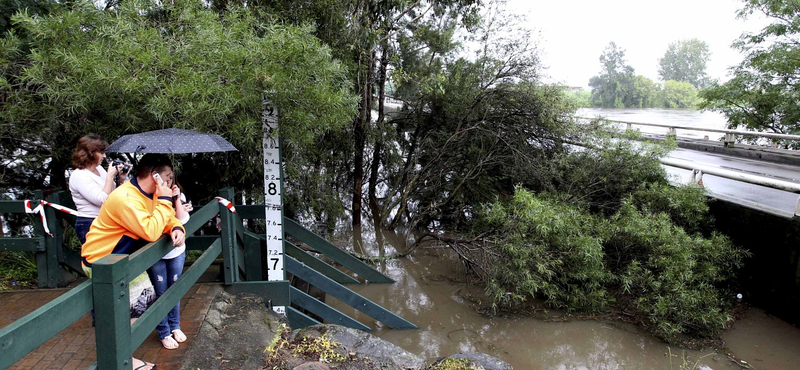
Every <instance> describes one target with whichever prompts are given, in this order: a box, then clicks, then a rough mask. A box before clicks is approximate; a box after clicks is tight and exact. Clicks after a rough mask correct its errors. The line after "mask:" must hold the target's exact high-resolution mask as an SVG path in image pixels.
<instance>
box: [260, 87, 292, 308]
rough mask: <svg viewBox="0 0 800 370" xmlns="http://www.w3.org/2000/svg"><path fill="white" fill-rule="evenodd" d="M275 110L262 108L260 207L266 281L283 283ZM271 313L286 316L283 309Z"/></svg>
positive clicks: (280, 174) (280, 167) (268, 105)
mask: <svg viewBox="0 0 800 370" xmlns="http://www.w3.org/2000/svg"><path fill="white" fill-rule="evenodd" d="M277 128H278V109H277V108H276V107H274V106H272V104H271V102H270V100H269V99H268V98H267V99H265V104H264V117H263V129H264V140H263V148H264V204H265V212H266V214H265V216H266V217H265V218H266V226H267V235H266V236H267V256H268V258H267V261H268V262H267V266H266V267H267V280H269V281H276V280H286V274H285V272H284V270H283V235H284V234H283V195H282V194H283V157H281V145H280V138H279V137H278V133H277V131H276V130H277ZM272 309H273V310H274V311H275V312H277V313H278V314H281V315H286V307H285V306H273V307H272Z"/></svg>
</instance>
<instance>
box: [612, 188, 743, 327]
mask: <svg viewBox="0 0 800 370" xmlns="http://www.w3.org/2000/svg"><path fill="white" fill-rule="evenodd" d="M612 224H613V225H614V226H613V229H612V231H611V235H610V237H609V239H608V240H607V241H606V245H607V247H606V250H607V252H608V260H612V261H613V260H616V261H618V262H617V263H616V265H615V266H613V268H614V272H615V273H616V274H619V276H620V288H621V292H620V293H621V294H622V295H624V296H625V297H626V300H630V301H631V302H632V305H633V308H635V311H636V312H637V313H638V314H639V315H640V316H641V317H643V318H645V321H646V322H647V324H648V325H649V327H650V329H651V330H652V331H653V332H654V333H655V334H656V335H657V336H659V337H661V338H662V339H664V340H666V341H668V342H675V341H678V340H679V339H681V336H682V335H689V336H700V337H711V336H713V335H714V334H716V333H718V332H719V331H720V330H721V329H723V328H724V327H725V325H726V324H727V323H728V322H729V321H730V320H732V319H731V317H730V316H729V315H728V313H727V310H728V309H729V308H730V307H731V304H732V302H731V300H730V299H728V298H725V297H728V296H730V294H728V293H729V292H727V291H725V290H724V289H721V287H722V286H723V284H724V283H725V281H726V280H727V279H729V278H731V277H732V276H733V272H734V271H735V269H736V268H738V267H740V266H741V264H742V260H743V258H744V257H745V256H746V253H745V252H744V251H742V250H740V249H738V248H736V247H734V246H733V245H732V243H731V242H730V240H729V239H728V238H727V237H725V236H722V235H720V234H717V233H714V234H712V235H711V236H710V237H709V238H704V237H702V236H700V235H699V234H695V235H694V236H692V235H689V234H687V233H686V232H685V231H684V230H683V229H682V228H680V227H678V226H676V225H675V224H673V223H672V222H671V221H670V219H669V217H668V215H667V214H665V213H650V212H642V211H640V210H638V209H636V207H635V206H633V204H632V203H630V202H625V203H624V204H623V206H622V208H621V209H620V211H619V212H618V213H617V214H616V215H615V216H614V218H613V222H612Z"/></svg>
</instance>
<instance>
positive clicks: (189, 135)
mask: <svg viewBox="0 0 800 370" xmlns="http://www.w3.org/2000/svg"><path fill="white" fill-rule="evenodd" d="M234 150H236V148H235V147H234V146H233V145H231V143H229V142H228V141H227V140H225V139H223V138H222V136H219V135H217V134H204V133H202V132H197V131H192V130H182V129H178V128H168V129H164V130H155V131H147V132H142V133H139V134H130V135H125V136H123V137H121V138H119V139H118V140H117V141H115V142H113V143H111V145H109V146H108V148H106V150H105V151H106V152H107V153H112V152H114V153H134V154H139V153H165V154H185V153H207V152H230V151H234Z"/></svg>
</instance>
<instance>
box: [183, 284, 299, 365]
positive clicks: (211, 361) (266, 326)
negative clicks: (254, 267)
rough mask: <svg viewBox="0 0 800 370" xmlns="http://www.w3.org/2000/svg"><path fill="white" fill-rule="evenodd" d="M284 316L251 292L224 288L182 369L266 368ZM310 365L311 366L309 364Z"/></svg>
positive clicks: (190, 349) (185, 357) (202, 326)
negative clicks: (230, 291)
mask: <svg viewBox="0 0 800 370" xmlns="http://www.w3.org/2000/svg"><path fill="white" fill-rule="evenodd" d="M280 320H281V318H280V317H279V316H278V315H277V314H275V313H274V312H272V311H271V310H269V309H268V308H267V307H266V305H264V302H263V300H262V299H261V298H260V297H258V296H255V295H251V294H238V295H235V296H234V295H231V294H228V293H226V292H224V291H223V292H220V293H219V294H218V295H217V297H216V298H214V301H213V302H212V303H211V306H210V307H209V309H208V313H207V314H206V319H205V321H204V322H203V324H202V325H201V327H200V331H199V333H198V334H197V336H196V337H195V339H194V342H193V343H192V345H191V348H189V350H188V351H187V352H186V355H185V356H184V360H183V363H182V364H181V369H182V370H196V369H203V370H225V369H262V368H263V367H264V362H265V354H264V349H265V348H266V347H267V346H268V345H269V343H270V341H271V340H272V338H273V337H274V336H275V333H276V332H277V331H278V328H277V327H274V326H275V324H276V323H280ZM309 369H310V368H309Z"/></svg>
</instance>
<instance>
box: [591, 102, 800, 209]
mask: <svg viewBox="0 0 800 370" xmlns="http://www.w3.org/2000/svg"><path fill="white" fill-rule="evenodd" d="M575 118H577V119H584V120H593V119H603V120H605V121H607V122H613V123H622V124H626V125H627V128H626V129H627V130H632V129H633V125H639V126H649V127H663V128H667V129H668V132H667V136H673V137H675V136H677V135H676V134H677V133H676V130H679V129H680V130H689V131H700V132H719V133H724V134H725V138H724V139H723V143H724V145H725V146H726V147H729V148H731V147H733V146H734V142H735V141H736V136H737V135H741V136H754V137H763V138H770V139H782V140H800V135H788V134H777V133H770V132H755V131H739V130H724V129H715V128H699V127H691V126H679V125H669V124H659V123H644V122H630V121H618V120H610V119H605V118H590V117H578V116H576V117H575ZM661 163H662V164H664V165H666V166H670V167H676V168H682V169H687V170H691V171H692V173H693V177H694V180H693V181H694V182H695V183H697V184H700V185H702V184H703V174H709V175H713V176H717V177H721V178H726V179H730V180H736V181H741V182H745V183H748V184H754V185H760V186H765V187H769V188H773V189H778V190H783V191H788V192H791V193H796V194H800V184H797V183H793V182H789V181H784V180H779V179H776V178H771V177H767V176H757V175H752V174H748V173H743V172H737V171H732V170H726V169H722V168H719V167H714V166H708V165H702V164H698V163H695V162H691V161H687V160H681V159H676V158H669V157H667V158H661ZM713 195H714V197H717V198H720V199H725V200H727V201H730V202H734V203H738V204H741V205H744V206H746V207H749V208H753V209H757V210H760V211H766V212H768V213H771V214H775V215H778V216H782V217H789V218H792V217H798V216H800V199H798V203H797V204H796V205H795V210H794V213H793V214H789V213H788V212H785V211H782V210H778V209H773V208H770V207H766V206H764V205H760V204H757V203H755V202H751V201H746V200H743V199H737V198H732V197H730V196H726V195H721V194H713Z"/></svg>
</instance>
